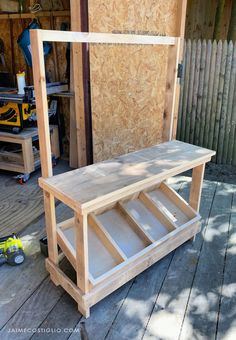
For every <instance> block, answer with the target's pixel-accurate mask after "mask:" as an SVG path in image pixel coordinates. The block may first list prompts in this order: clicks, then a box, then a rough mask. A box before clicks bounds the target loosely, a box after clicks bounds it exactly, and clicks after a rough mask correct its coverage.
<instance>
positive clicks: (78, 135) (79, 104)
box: [70, 0, 87, 167]
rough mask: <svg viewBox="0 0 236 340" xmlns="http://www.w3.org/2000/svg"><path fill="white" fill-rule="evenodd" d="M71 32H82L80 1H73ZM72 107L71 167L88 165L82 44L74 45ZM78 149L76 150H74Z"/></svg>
mask: <svg viewBox="0 0 236 340" xmlns="http://www.w3.org/2000/svg"><path fill="white" fill-rule="evenodd" d="M70 6H71V30H72V31H79V32H80V31H81V8H80V1H77V0H71V1H70ZM71 61H72V64H71V76H72V78H71V90H72V91H74V98H73V99H71V104H70V105H71V106H70V166H72V167H81V166H85V165H87V153H86V131H85V130H86V129H85V105H84V82H83V53H82V44H78V43H72V56H71ZM74 149H76V150H74Z"/></svg>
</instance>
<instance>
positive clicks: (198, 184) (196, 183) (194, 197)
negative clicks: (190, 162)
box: [189, 163, 205, 212]
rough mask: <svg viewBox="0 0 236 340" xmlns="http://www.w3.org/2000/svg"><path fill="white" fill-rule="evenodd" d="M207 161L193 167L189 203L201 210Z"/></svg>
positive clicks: (195, 208)
mask: <svg viewBox="0 0 236 340" xmlns="http://www.w3.org/2000/svg"><path fill="white" fill-rule="evenodd" d="M204 171H205V163H204V164H201V165H199V166H197V167H196V168H193V173H192V184H191V190H190V196H189V205H190V206H191V207H192V208H193V209H194V210H196V211H197V212H199V208H200V201H201V193H202V184H203V177H204Z"/></svg>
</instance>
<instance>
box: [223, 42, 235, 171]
mask: <svg viewBox="0 0 236 340" xmlns="http://www.w3.org/2000/svg"><path fill="white" fill-rule="evenodd" d="M235 91H236V42H235V44H234V52H233V63H232V72H231V82H230V94H229V109H228V113H227V117H228V119H227V120H228V122H227V127H226V134H225V137H226V138H225V141H224V158H223V164H231V162H232V158H233V148H232V143H233V138H234V134H233V126H232V122H233V111H234V110H235V109H236V108H235V103H234V98H235V96H236V95H235Z"/></svg>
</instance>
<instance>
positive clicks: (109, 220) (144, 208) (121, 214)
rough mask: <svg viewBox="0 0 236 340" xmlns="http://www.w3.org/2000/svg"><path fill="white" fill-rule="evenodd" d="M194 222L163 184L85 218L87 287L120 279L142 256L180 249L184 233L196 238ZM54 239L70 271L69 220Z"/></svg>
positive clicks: (195, 218)
mask: <svg viewBox="0 0 236 340" xmlns="http://www.w3.org/2000/svg"><path fill="white" fill-rule="evenodd" d="M199 220H200V216H199V215H198V214H197V213H196V212H195V211H194V210H193V209H192V208H191V207H190V206H189V205H188V203H187V202H186V201H184V200H183V199H182V198H181V197H180V196H179V195H178V194H177V193H176V192H175V191H174V190H172V189H170V188H169V187H168V186H167V185H166V184H164V183H162V184H161V185H159V186H156V187H155V188H152V190H150V191H145V192H144V191H142V192H140V193H138V194H136V195H135V196H134V197H132V198H131V199H127V200H125V199H124V200H122V201H119V202H117V203H116V204H115V205H113V206H112V207H110V208H108V209H107V210H105V211H103V212H96V211H95V212H94V213H92V214H89V216H88V259H89V280H90V283H91V285H92V286H94V287H95V286H96V285H99V284H100V283H102V282H104V281H105V280H107V279H108V278H109V277H111V276H114V274H115V273H121V272H122V271H123V272H124V273H125V272H126V270H127V268H128V266H130V265H132V263H134V264H135V263H137V261H138V263H139V262H140V263H141V262H142V261H145V260H146V261H147V258H148V256H149V255H148V254H151V253H152V252H155V251H156V250H158V249H160V250H161V251H162V252H163V250H162V249H163V247H166V254H167V253H168V252H170V251H171V250H173V249H175V248H176V247H177V246H179V245H180V244H181V237H182V239H183V242H185V241H186V237H188V230H190V228H191V232H190V234H189V235H190V236H189V237H191V235H194V234H195V233H197V232H198V229H199V223H198V222H199ZM57 235H58V244H59V245H60V247H61V249H62V251H63V252H64V254H65V255H66V256H67V257H68V259H69V261H70V262H71V264H72V265H73V266H74V267H75V263H76V243H75V226H74V219H73V218H72V219H70V220H68V221H65V222H63V223H61V224H59V225H58V228H57ZM181 235H182V236H181ZM176 237H177V239H178V242H176V244H175V241H173V240H174V239H175V238H176ZM172 243H173V244H172ZM150 261H151V259H149V262H148V263H150ZM143 263H144V262H143ZM153 263H154V262H153ZM145 266H146V265H145V264H144V269H145ZM141 267H142V266H141Z"/></svg>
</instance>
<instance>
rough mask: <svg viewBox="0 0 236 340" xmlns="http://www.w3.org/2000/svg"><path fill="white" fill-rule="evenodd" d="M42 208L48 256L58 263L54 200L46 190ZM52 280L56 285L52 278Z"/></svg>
mask: <svg viewBox="0 0 236 340" xmlns="http://www.w3.org/2000/svg"><path fill="white" fill-rule="evenodd" d="M44 209H45V222H46V231H47V239H48V257H49V259H50V260H51V261H52V262H53V263H54V264H55V265H58V249H57V225H56V212H55V200H54V196H53V195H52V194H50V193H49V192H47V191H44ZM52 281H53V282H54V283H55V284H56V285H57V282H55V280H54V279H53V278H52Z"/></svg>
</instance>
